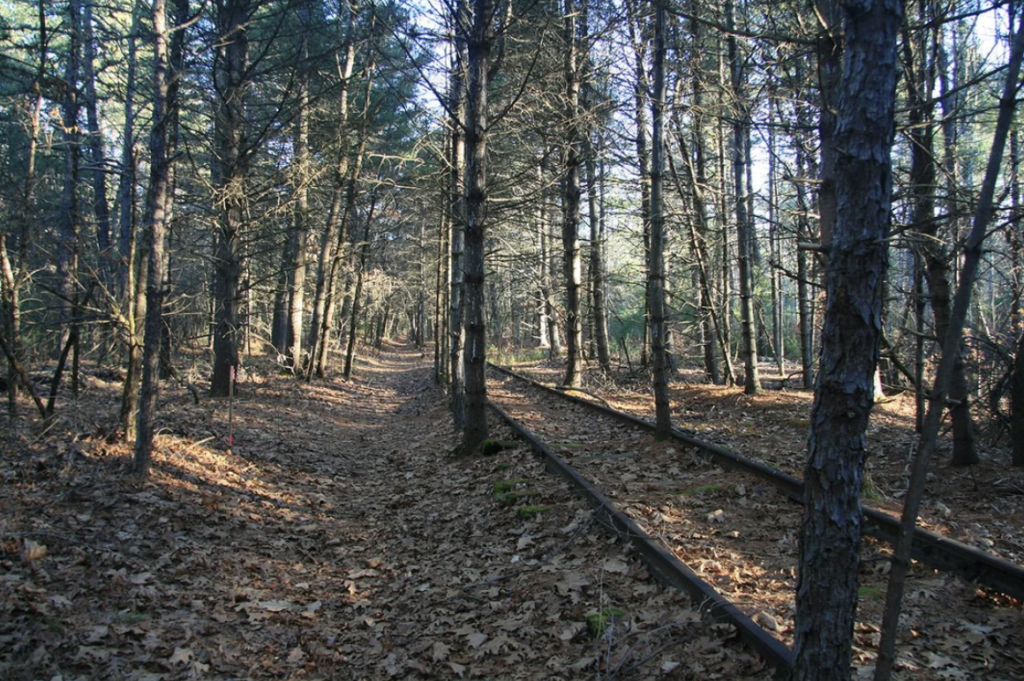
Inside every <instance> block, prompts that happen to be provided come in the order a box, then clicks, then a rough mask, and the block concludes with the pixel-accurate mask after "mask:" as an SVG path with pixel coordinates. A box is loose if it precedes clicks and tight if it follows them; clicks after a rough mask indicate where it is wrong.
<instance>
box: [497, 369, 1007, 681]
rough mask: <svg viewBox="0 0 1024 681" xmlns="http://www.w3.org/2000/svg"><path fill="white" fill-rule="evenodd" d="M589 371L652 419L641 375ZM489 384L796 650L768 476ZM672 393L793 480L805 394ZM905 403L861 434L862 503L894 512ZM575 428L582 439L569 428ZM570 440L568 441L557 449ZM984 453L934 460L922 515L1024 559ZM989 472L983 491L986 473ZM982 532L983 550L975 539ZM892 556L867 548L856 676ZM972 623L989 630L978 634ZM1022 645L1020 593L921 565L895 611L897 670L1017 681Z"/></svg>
mask: <svg viewBox="0 0 1024 681" xmlns="http://www.w3.org/2000/svg"><path fill="white" fill-rule="evenodd" d="M517 369H518V370H519V371H526V373H528V374H530V375H532V376H533V377H535V378H538V379H539V380H546V381H548V382H554V381H557V379H558V375H559V374H558V368H557V367H556V366H553V365H552V364H550V363H548V362H539V363H532V364H529V365H524V366H521V367H518V368H517ZM588 378H589V379H590V380H592V381H593V383H595V384H600V385H602V388H601V391H600V394H601V397H602V398H603V399H605V400H607V402H608V403H609V404H610V405H611V406H612V407H613V408H616V409H619V410H621V411H626V412H628V413H633V414H635V415H638V416H641V417H649V416H650V414H651V413H653V400H652V398H651V397H650V394H649V389H647V388H646V387H644V386H641V385H640V384H639V383H637V384H635V385H633V384H631V383H630V382H629V381H628V380H626V381H622V382H619V383H617V384H613V383H610V382H609V381H608V380H607V379H606V378H604V377H601V376H598V375H596V373H595V374H592V375H590V376H588ZM491 385H492V386H493V389H492V390H491V393H492V396H493V398H494V399H495V400H496V401H497V402H498V403H499V404H501V405H502V406H503V407H506V408H507V409H509V410H510V411H511V412H512V414H513V416H515V417H516V418H518V419H521V420H523V421H524V422H525V423H526V425H527V426H528V427H529V428H531V429H532V430H534V431H535V432H537V433H539V434H541V436H542V437H544V438H545V439H546V440H547V441H549V442H554V443H555V445H554V447H555V449H556V450H557V451H558V452H559V454H560V455H561V456H563V457H564V458H565V459H567V460H568V461H569V462H570V463H571V464H572V465H573V466H574V467H575V468H576V469H577V470H579V471H580V472H581V473H583V474H584V476H585V477H587V478H589V479H590V480H591V481H592V482H594V483H595V484H596V485H598V487H599V488H601V490H602V492H604V493H605V494H606V495H607V496H609V497H610V498H612V499H614V500H615V502H616V504H617V505H618V506H619V507H620V508H622V510H623V511H625V512H626V513H627V514H628V515H630V516H631V517H632V518H633V519H634V520H635V521H636V522H637V523H638V524H639V525H640V526H641V527H643V528H644V529H645V530H646V531H647V532H648V533H649V534H651V535H652V536H654V537H655V538H657V539H659V540H660V541H661V542H662V543H663V544H664V545H665V546H666V548H668V549H669V550H670V551H672V552H673V553H675V554H676V555H677V557H679V558H680V559H681V560H683V561H684V562H685V563H687V564H688V565H689V566H690V567H691V568H693V569H694V570H696V571H697V572H698V574H700V575H701V576H702V577H703V578H704V579H705V580H706V581H708V582H710V583H711V584H712V585H713V586H715V588H716V589H718V590H719V591H720V592H722V593H723V594H724V595H725V596H727V597H728V598H730V600H732V601H733V602H734V603H736V604H737V606H738V607H739V608H740V609H741V610H743V611H744V612H745V613H746V614H747V615H748V616H750V617H751V618H752V619H754V621H756V622H758V624H760V625H761V626H762V627H764V628H765V629H766V630H767V631H768V632H769V633H771V634H772V635H774V636H776V637H777V638H780V639H781V640H783V641H784V642H786V643H787V644H789V645H792V633H793V626H792V618H793V615H794V589H795V585H796V562H797V548H798V547H797V539H798V530H799V525H800V513H801V511H800V508H799V507H798V506H797V505H795V504H787V503H785V502H784V501H783V498H782V497H781V496H779V495H777V494H775V493H774V491H773V490H771V489H770V488H768V485H767V484H766V483H764V482H763V481H759V480H757V479H756V478H753V477H751V476H748V475H742V474H737V473H731V472H725V471H722V470H720V469H718V468H717V467H715V466H714V465H712V464H710V463H709V462H707V461H706V460H704V459H702V458H700V457H699V456H697V455H696V454H694V453H692V452H689V451H687V450H686V449H685V447H683V446H681V444H680V443H675V442H656V441H655V440H654V439H653V438H651V437H649V436H648V435H646V434H645V433H642V432H641V431H639V430H638V429H635V428H633V427H631V426H626V425H623V424H621V423H618V422H614V421H611V420H610V419H598V418H597V417H595V415H594V412H592V411H590V410H588V409H585V408H584V407H582V406H578V405H570V404H568V403H566V402H565V401H563V400H558V399H556V398H553V397H550V396H547V395H546V394H542V393H540V392H539V391H537V390H536V389H534V388H528V387H526V386H525V384H522V383H519V382H514V381H512V380H509V379H498V380H495V381H493V382H492V384H491ZM672 401H673V412H674V419H675V422H676V424H677V425H679V426H681V427H684V428H691V429H693V430H696V431H697V436H698V437H700V438H702V439H704V440H709V441H713V442H716V443H717V444H721V445H724V446H726V447H730V448H732V449H733V450H734V451H737V452H740V453H742V454H744V455H746V456H748V457H752V458H755V459H758V460H761V461H763V462H765V463H768V464H770V465H772V466H774V467H776V468H779V469H782V470H785V471H788V472H790V473H793V474H797V475H799V474H800V472H801V468H802V460H803V456H804V451H805V449H806V436H807V428H808V426H807V417H806V413H807V412H808V411H809V408H810V395H809V393H806V392H802V391H791V390H784V391H766V393H765V394H763V395H760V396H756V397H750V396H746V395H743V394H742V388H725V387H721V386H709V385H707V384H704V383H697V382H694V383H689V382H686V381H685V380H679V381H676V382H674V383H673V390H672ZM912 407H913V400H912V398H911V399H909V400H908V399H907V398H906V397H904V396H897V397H896V398H892V399H890V400H889V401H887V402H885V403H883V404H881V405H879V406H878V408H877V409H876V411H875V412H874V413H873V416H872V425H871V428H870V429H869V444H870V447H871V459H870V462H869V463H870V470H869V473H868V477H869V479H870V480H871V483H872V485H873V489H871V493H872V494H873V496H872V498H871V499H869V500H868V501H867V502H866V503H869V504H871V505H873V506H876V507H879V508H881V509H882V510H885V511H887V512H889V513H893V514H896V515H898V514H899V511H900V505H899V504H900V498H901V495H902V491H901V485H903V486H904V487H905V482H906V478H905V474H906V470H905V466H906V453H907V451H908V446H909V444H912V441H913V435H912V424H913V412H912ZM579 424H585V425H584V426H583V427H582V428H580V427H579ZM573 431H575V432H576V433H577V435H576V436H571V435H569V433H570V432H573ZM908 431H910V432H908ZM579 433H586V434H585V435H579ZM569 442H571V443H572V446H565V445H566V444H567V443H569ZM983 456H984V457H985V459H984V461H983V464H982V465H981V466H979V467H977V470H973V471H971V472H964V471H961V470H958V469H950V468H948V466H940V467H939V468H938V470H937V472H936V475H934V476H932V477H930V479H929V490H928V491H929V497H928V498H929V503H928V504H927V510H926V512H924V516H925V517H924V520H923V521H922V522H921V524H922V525H924V526H925V527H927V528H928V529H931V530H932V531H937V532H940V533H943V534H947V535H949V536H954V537H957V538H959V539H960V540H961V541H965V542H967V543H970V544H972V545H975V546H978V547H979V548H985V549H986V550H989V551H993V552H994V553H996V554H997V555H1001V556H1003V557H1006V558H1008V559H1010V560H1016V561H1017V562H1021V559H1022V558H1024V553H1021V552H1018V551H1017V549H1016V548H1015V547H1018V546H1019V545H1020V544H1019V536H1020V534H1021V533H1022V531H1024V508H1021V501H1022V500H1024V495H1021V494H1016V493H1013V494H1011V493H1008V492H1007V490H1008V489H1011V490H1012V489H1016V487H1014V486H1013V485H1012V483H1013V480H1014V474H1010V473H1008V472H1007V470H1006V468H1005V465H1004V466H1003V467H1000V466H999V465H998V463H997V460H996V457H997V453H996V452H994V451H992V450H984V451H983ZM1017 477H1019V476H1017ZM986 478H987V479H988V484H987V485H986V484H984V483H983V482H982V481H984V480H985V479H986ZM766 488H767V489H766ZM1020 488H1021V489H1024V484H1021V485H1020ZM943 502H945V503H943ZM947 504H948V505H947ZM979 511H980V512H979ZM965 529H966V530H967V531H965ZM986 538H987V539H988V541H987V543H986V542H985V541H982V540H983V539H986ZM890 553H891V549H890V548H889V547H888V546H886V545H884V544H881V543H879V542H877V541H875V540H873V539H870V538H865V539H864V541H863V548H862V552H861V555H862V567H861V571H860V577H859V582H860V594H859V595H860V598H859V605H858V622H857V626H856V628H855V632H854V663H855V672H856V674H855V675H859V676H863V677H866V678H870V675H871V670H873V664H874V657H875V649H876V648H877V645H878V639H879V633H878V632H879V623H880V621H881V608H882V605H883V604H884V597H885V589H886V587H887V579H888V556H889V555H890ZM978 627H982V628H986V627H991V628H992V630H993V633H994V632H998V634H997V635H996V636H991V635H983V634H980V633H979V630H978V629H977V628H978ZM1022 643H1024V612H1022V609H1021V604H1020V603H1019V602H1017V601H1015V600H1014V599H1012V598H1008V597H1005V596H1003V595H1001V594H996V593H992V592H988V591H986V590H984V589H979V588H977V587H975V586H974V585H972V584H970V583H967V582H965V581H963V580H962V579H959V578H956V577H953V576H950V575H947V574H944V573H939V572H935V571H932V570H930V569H926V568H925V567H924V566H922V565H919V564H917V563H916V562H915V565H914V570H913V571H912V573H911V580H910V582H909V583H908V585H907V596H906V597H905V599H904V608H903V614H902V616H901V634H900V640H899V645H900V650H901V651H902V654H901V657H900V659H899V662H898V664H897V669H898V670H899V673H900V674H901V675H902V676H901V678H905V679H948V678H971V679H975V678H977V679H982V678H983V679H993V680H1001V679H1016V678H1022V677H1024V659H1021V658H1020V657H1019V656H1018V655H1017V654H1016V652H1015V650H1017V649H1018V648H1019V646H1020V645H1021V644H1022ZM937 661H941V662H942V664H938V663H937Z"/></svg>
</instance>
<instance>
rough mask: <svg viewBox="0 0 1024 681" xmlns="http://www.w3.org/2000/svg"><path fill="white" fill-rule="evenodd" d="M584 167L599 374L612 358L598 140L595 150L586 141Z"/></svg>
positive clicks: (602, 191) (608, 371)
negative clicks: (607, 305)
mask: <svg viewBox="0 0 1024 681" xmlns="http://www.w3.org/2000/svg"><path fill="white" fill-rule="evenodd" d="M584 144H585V153H586V159H587V161H586V163H587V165H586V168H587V200H588V204H587V207H588V212H589V214H590V290H591V297H592V299H593V308H594V314H593V317H594V335H593V338H594V343H595V345H596V346H597V363H598V366H600V367H601V371H603V372H605V373H606V374H607V373H611V370H612V365H611V356H610V355H609V352H608V311H607V308H606V306H605V290H604V289H605V283H604V268H605V261H604V224H605V223H604V161H603V159H602V161H601V163H600V169H601V170H600V174H598V165H599V164H598V163H597V159H596V153H603V149H602V148H601V147H602V144H601V141H600V138H599V141H598V149H597V150H595V149H594V148H593V145H592V144H591V143H590V138H589V136H588V137H587V138H585V141H584Z"/></svg>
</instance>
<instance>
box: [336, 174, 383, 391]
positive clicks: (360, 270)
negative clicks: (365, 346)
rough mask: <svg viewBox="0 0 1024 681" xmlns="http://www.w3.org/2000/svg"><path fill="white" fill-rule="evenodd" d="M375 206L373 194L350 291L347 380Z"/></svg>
mask: <svg viewBox="0 0 1024 681" xmlns="http://www.w3.org/2000/svg"><path fill="white" fill-rule="evenodd" d="M376 206H377V194H376V193H374V194H373V198H372V199H371V201H370V209H369V210H368V211H367V215H366V226H365V227H363V240H362V242H360V244H359V261H358V263H357V264H356V283H355V288H354V289H353V291H352V317H351V320H350V321H349V325H348V344H347V345H346V346H345V369H344V372H343V373H344V376H345V379H346V380H348V379H349V378H351V376H352V365H353V363H354V362H355V357H356V330H357V328H358V326H359V313H360V312H361V311H362V310H361V306H362V302H363V274H364V273H365V271H366V255H367V253H369V252H370V223H371V222H372V221H373V211H374V209H375V208H376Z"/></svg>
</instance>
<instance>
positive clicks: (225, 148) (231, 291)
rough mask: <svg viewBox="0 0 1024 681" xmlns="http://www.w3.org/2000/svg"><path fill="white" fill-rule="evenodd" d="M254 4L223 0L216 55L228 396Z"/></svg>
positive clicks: (220, 272) (221, 322) (221, 343)
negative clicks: (251, 20)
mask: <svg viewBox="0 0 1024 681" xmlns="http://www.w3.org/2000/svg"><path fill="white" fill-rule="evenodd" d="M252 10H253V7H252V5H251V4H250V2H249V0H219V1H218V2H217V8H216V27H217V32H218V36H219V42H218V46H217V52H216V55H215V57H214V74H213V78H214V82H215V83H216V84H217V92H218V94H219V101H218V102H217V111H216V113H215V116H214V154H215V159H214V166H215V167H214V170H215V172H214V182H213V185H214V191H215V193H216V196H215V199H216V201H217V203H218V204H219V205H220V206H221V209H220V214H219V215H218V216H217V224H216V229H215V244H214V253H213V274H214V276H213V299H214V329H213V355H214V356H213V376H212V378H211V381H210V394H211V395H214V396H216V397H227V396H228V392H229V389H230V387H231V383H232V381H233V380H234V378H233V377H234V375H235V369H236V368H237V366H238V338H239V317H238V302H239V300H238V296H239V286H240V283H241V275H242V250H241V237H242V230H243V226H244V211H245V202H246V201H245V178H246V171H247V165H248V159H247V158H246V154H245V152H244V149H243V136H244V133H245V123H246V120H245V118H246V111H245V90H246V83H247V81H248V79H249V73H248V69H249V64H248V62H249V38H248V35H247V33H246V31H247V28H248V23H249V19H250V16H251V14H252Z"/></svg>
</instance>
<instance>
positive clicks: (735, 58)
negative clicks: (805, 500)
mask: <svg viewBox="0 0 1024 681" xmlns="http://www.w3.org/2000/svg"><path fill="white" fill-rule="evenodd" d="M725 7H726V22H727V26H728V27H729V30H730V31H731V32H730V33H729V35H728V37H727V39H726V40H727V45H728V49H729V73H730V81H731V83H732V94H733V97H734V99H735V103H734V109H735V110H734V112H733V116H734V122H733V124H732V149H731V153H732V159H733V160H732V173H733V187H734V190H735V197H734V198H735V201H736V244H737V245H736V250H737V255H738V260H739V271H738V272H737V274H738V276H739V280H740V282H739V283H740V331H741V335H742V337H743V392H744V393H746V394H747V395H755V394H757V393H759V392H761V379H760V377H759V376H758V367H757V327H756V324H757V320H756V319H755V317H754V290H753V289H754V275H753V268H752V267H751V256H752V254H751V249H752V248H753V240H754V238H755V235H754V225H753V215H751V214H750V207H749V198H748V196H747V191H746V186H747V185H746V177H747V168H748V165H749V163H750V159H749V158H748V145H749V141H750V112H749V110H748V109H747V102H746V93H745V92H744V86H745V83H744V74H743V65H742V63H741V60H740V53H739V45H738V44H737V42H736V36H735V34H734V31H735V23H736V19H735V8H734V6H733V3H732V1H731V0H729V1H728V2H726V5H725Z"/></svg>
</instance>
